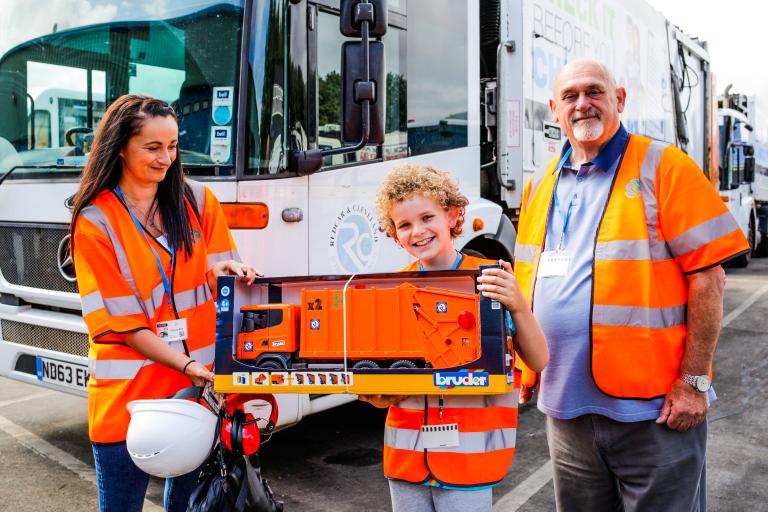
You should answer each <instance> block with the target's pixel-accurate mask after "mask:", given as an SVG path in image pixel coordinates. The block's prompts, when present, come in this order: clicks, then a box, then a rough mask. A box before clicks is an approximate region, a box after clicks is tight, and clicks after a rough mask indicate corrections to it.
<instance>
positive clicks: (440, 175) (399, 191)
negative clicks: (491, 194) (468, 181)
mask: <svg viewBox="0 0 768 512" xmlns="http://www.w3.org/2000/svg"><path fill="white" fill-rule="evenodd" d="M414 195H421V196H424V197H428V198H430V199H433V200H435V201H437V203H438V204H439V205H440V206H442V207H443V208H444V209H445V210H448V209H449V208H451V207H456V208H458V210H459V216H458V219H457V221H456V225H455V226H454V227H452V228H451V238H456V237H457V236H459V235H460V234H461V229H462V225H463V224H464V211H465V208H466V206H467V204H469V200H468V199H467V198H466V197H465V196H464V194H462V193H461V191H460V190H459V184H458V183H457V182H456V180H455V179H453V177H451V175H450V174H448V173H447V172H444V171H439V170H437V169H434V168H432V167H430V166H428V165H421V164H402V165H398V166H397V167H395V168H394V169H392V171H390V173H389V174H388V175H387V177H386V178H384V182H383V183H382V184H381V187H379V190H378V192H376V210H377V211H378V214H379V225H380V229H381V230H382V231H384V232H385V233H387V235H389V236H394V234H395V225H394V223H393V222H392V218H391V217H390V215H389V213H390V212H391V211H392V207H393V206H394V205H395V204H397V203H399V202H401V201H405V200H406V199H410V198H411V197H412V196H414Z"/></svg>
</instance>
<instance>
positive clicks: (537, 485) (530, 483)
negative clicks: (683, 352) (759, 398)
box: [493, 284, 768, 512]
mask: <svg viewBox="0 0 768 512" xmlns="http://www.w3.org/2000/svg"><path fill="white" fill-rule="evenodd" d="M766 292H768V284H766V285H764V286H763V287H761V288H760V289H759V290H757V291H756V292H755V293H753V294H752V295H750V296H749V297H747V298H746V299H745V300H744V302H742V303H741V304H739V305H738V307H737V308H736V309H734V310H733V311H731V312H730V313H728V314H727V315H725V316H724V317H723V322H722V324H721V327H727V326H728V325H729V324H730V323H731V322H733V321H734V320H736V318H738V317H739V315H741V314H742V313H743V312H744V311H746V310H747V308H749V307H750V306H751V305H752V304H754V303H755V302H757V300H758V299H759V298H760V297H762V296H763V295H764V294H765V293H766ZM550 480H552V461H551V460H547V462H545V463H544V464H543V465H542V466H541V467H540V468H539V469H537V470H536V471H534V472H533V474H531V476H529V477H528V478H526V479H525V480H523V481H522V482H520V483H519V484H518V485H517V487H515V488H514V489H512V490H511V491H509V492H508V493H506V494H505V495H504V496H502V497H501V499H500V500H499V501H497V502H496V504H495V505H494V506H493V510H494V512H516V511H517V510H518V509H519V508H520V507H522V506H523V505H524V504H525V503H526V502H527V501H528V500H529V499H530V498H531V496H533V495H535V494H536V493H537V492H539V490H540V489H541V488H542V487H544V486H545V485H547V483H549V481H550Z"/></svg>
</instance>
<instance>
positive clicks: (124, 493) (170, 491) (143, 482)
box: [91, 443, 198, 512]
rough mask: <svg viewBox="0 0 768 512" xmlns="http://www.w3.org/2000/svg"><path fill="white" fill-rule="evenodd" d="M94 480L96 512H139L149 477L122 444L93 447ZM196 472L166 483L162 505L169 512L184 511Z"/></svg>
mask: <svg viewBox="0 0 768 512" xmlns="http://www.w3.org/2000/svg"><path fill="white" fill-rule="evenodd" d="M91 446H92V447H93V459H94V461H95V462H96V479H97V481H98V485H99V512H141V509H142V508H143V505H144V495H145V494H146V493H147V485H148V484H149V475H148V474H147V473H145V472H143V471H142V470H140V469H139V468H138V467H136V464H134V463H133V461H132V460H131V456H130V455H128V450H127V448H126V447H125V443H116V444H94V443H92V444H91ZM197 474H198V471H197V470H195V471H192V472H191V473H187V474H186V475H181V476H177V477H176V478H166V479H165V495H164V498H163V502H164V505H165V510H166V511H168V512H184V511H185V510H187V502H188V501H189V495H190V494H191V493H192V490H193V489H194V488H195V482H196V481H197Z"/></svg>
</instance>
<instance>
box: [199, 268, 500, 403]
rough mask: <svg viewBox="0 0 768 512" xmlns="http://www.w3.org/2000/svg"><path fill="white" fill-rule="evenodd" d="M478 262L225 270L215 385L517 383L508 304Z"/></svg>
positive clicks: (432, 388) (375, 389)
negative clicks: (488, 287) (335, 271)
mask: <svg viewBox="0 0 768 512" xmlns="http://www.w3.org/2000/svg"><path fill="white" fill-rule="evenodd" d="M479 273H480V270H453V271H429V272H419V271H416V272H397V273H389V274H360V275H355V276H313V277H283V278H259V279H257V280H256V281H255V282H254V284H253V285H252V286H250V287H248V286H246V285H245V284H243V283H242V282H240V281H237V280H236V279H235V278H234V277H231V276H228V277H220V278H219V280H218V294H217V302H216V310H217V320H216V361H215V374H216V376H215V386H214V387H215V389H216V391H218V392H222V393H312V394H315V393H322V394H331V393H354V394H392V395H401V394H442V395H478V394H495V393H506V392H509V391H511V390H512V389H513V386H514V382H513V379H514V376H513V354H514V352H513V351H512V347H511V338H510V339H508V331H509V329H510V326H508V324H507V322H505V319H506V317H505V310H504V308H503V307H502V305H501V304H500V303H499V302H497V301H494V300H491V299H488V298H486V297H483V296H482V295H481V294H479V293H478V292H477V290H476V284H475V282H476V278H477V276H478V275H479Z"/></svg>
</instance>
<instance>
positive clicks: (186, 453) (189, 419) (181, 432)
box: [126, 398, 217, 478]
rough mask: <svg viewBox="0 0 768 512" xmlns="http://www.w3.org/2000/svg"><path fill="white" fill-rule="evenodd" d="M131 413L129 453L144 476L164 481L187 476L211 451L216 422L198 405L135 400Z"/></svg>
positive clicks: (178, 401)
mask: <svg viewBox="0 0 768 512" xmlns="http://www.w3.org/2000/svg"><path fill="white" fill-rule="evenodd" d="M128 412H130V413H131V422H130V423H129V424H128V437H127V438H126V445H127V447H128V453H129V454H130V455H131V459H133V462H134V463H135V464H136V465H137V466H138V467H139V469H141V470H142V471H144V472H145V473H149V474H150V475H154V476H159V477H162V478H172V477H175V476H179V475H184V474H186V473H189V472H190V471H193V470H194V469H196V468H197V467H199V466H200V465H201V464H202V463H203V462H204V461H205V459H206V457H207V456H208V453H209V452H210V451H211V447H212V446H213V440H214V436H215V435H216V423H217V418H216V415H214V414H213V413H212V412H211V411H210V410H209V409H207V408H205V407H203V406H202V405H200V404H198V403H195V402H191V401H189V400H179V399H174V398H168V399H160V400H134V401H132V402H130V403H129V404H128Z"/></svg>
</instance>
